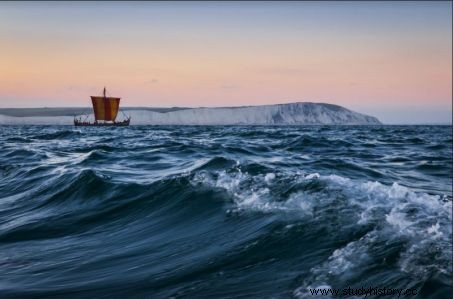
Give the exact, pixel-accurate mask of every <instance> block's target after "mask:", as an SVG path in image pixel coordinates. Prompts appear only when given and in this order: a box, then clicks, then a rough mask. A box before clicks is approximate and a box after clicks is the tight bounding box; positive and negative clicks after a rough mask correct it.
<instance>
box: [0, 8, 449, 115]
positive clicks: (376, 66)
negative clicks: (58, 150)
mask: <svg viewBox="0 0 453 299" xmlns="http://www.w3.org/2000/svg"><path fill="white" fill-rule="evenodd" d="M104 85H105V86H107V89H108V90H109V91H110V94H111V95H113V96H121V97H122V98H123V100H122V101H123V102H122V105H123V106H151V107H171V106H186V107H198V106H210V107H215V106H241V105H260V104H275V103H288V102H296V101H311V102H327V103H333V104H338V105H342V106H345V107H346V108H349V109H352V110H355V111H358V112H362V113H367V114H370V115H373V116H377V117H378V118H379V119H380V120H382V121H384V122H386V123H430V122H431V123H434V122H436V123H437V122H448V123H451V113H452V103H451V102H452V4H451V2H373V3H369V2H318V3H315V2H303V1H302V2H167V3H165V2H97V3H96V2H61V3H57V2H41V3H39V2H38V3H35V2H21V3H16V2H0V107H1V108H6V107H43V106H47V107H63V106H71V107H81V106H89V105H90V101H89V96H90V95H97V94H100V93H101V91H102V88H103V87H104Z"/></svg>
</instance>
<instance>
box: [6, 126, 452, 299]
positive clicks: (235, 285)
mask: <svg viewBox="0 0 453 299" xmlns="http://www.w3.org/2000/svg"><path fill="white" fill-rule="evenodd" d="M0 145H1V151H0V298H313V296H312V295H311V294H310V293H309V289H310V288H317V287H323V288H347V287H351V288H360V287H364V288H368V287H387V288H389V287H391V288H404V289H405V288H416V289H417V291H418V295H417V296H416V297H411V298H448V297H449V296H450V295H451V293H452V291H453V279H452V278H453V270H452V268H453V264H452V195H453V194H452V193H453V192H452V184H451V182H452V169H453V166H452V153H453V151H452V127H451V126H385V125H382V126H278V127H276V126H130V127H127V128H102V127H97V128H96V127H93V128H92V127H72V126H0ZM323 298H326V297H323Z"/></svg>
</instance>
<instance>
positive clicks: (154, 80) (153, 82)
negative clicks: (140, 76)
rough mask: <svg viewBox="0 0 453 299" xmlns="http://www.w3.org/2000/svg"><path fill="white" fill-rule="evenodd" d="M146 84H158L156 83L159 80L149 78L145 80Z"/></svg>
mask: <svg viewBox="0 0 453 299" xmlns="http://www.w3.org/2000/svg"><path fill="white" fill-rule="evenodd" d="M143 83H145V84H156V83H159V80H157V79H151V80H148V81H145V82H143Z"/></svg>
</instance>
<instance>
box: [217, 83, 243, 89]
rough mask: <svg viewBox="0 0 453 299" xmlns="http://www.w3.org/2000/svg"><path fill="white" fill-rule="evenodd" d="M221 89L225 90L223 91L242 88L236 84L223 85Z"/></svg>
mask: <svg viewBox="0 0 453 299" xmlns="http://www.w3.org/2000/svg"><path fill="white" fill-rule="evenodd" d="M220 88H223V89H236V88H241V86H240V85H236V84H223V85H221V86H220Z"/></svg>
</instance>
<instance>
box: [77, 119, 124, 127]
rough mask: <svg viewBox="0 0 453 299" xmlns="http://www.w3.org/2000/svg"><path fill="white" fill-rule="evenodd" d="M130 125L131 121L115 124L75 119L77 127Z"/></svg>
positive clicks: (116, 122)
mask: <svg viewBox="0 0 453 299" xmlns="http://www.w3.org/2000/svg"><path fill="white" fill-rule="evenodd" d="M129 124H130V119H129V118H128V119H125V120H123V121H115V122H96V121H95V122H84V121H80V120H77V119H74V126H76V127H127V126H129Z"/></svg>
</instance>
